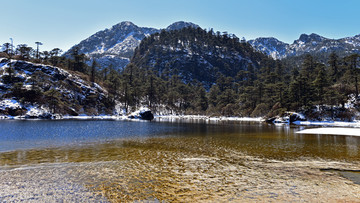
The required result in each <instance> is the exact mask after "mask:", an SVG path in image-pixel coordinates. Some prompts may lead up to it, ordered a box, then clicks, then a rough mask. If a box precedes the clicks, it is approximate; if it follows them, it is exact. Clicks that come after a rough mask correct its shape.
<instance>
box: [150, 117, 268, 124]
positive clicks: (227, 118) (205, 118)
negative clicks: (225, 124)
mask: <svg viewBox="0 0 360 203" xmlns="http://www.w3.org/2000/svg"><path fill="white" fill-rule="evenodd" d="M155 117H156V118H161V119H193V120H210V121H254V122H263V121H264V119H263V118H261V117H258V118H250V117H224V116H222V117H208V116H201V115H164V116H155Z"/></svg>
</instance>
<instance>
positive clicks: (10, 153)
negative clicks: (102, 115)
mask: <svg viewBox="0 0 360 203" xmlns="http://www.w3.org/2000/svg"><path fill="white" fill-rule="evenodd" d="M300 128H301V127H298V126H286V125H283V126H275V125H269V124H264V123H252V122H217V123H205V122H204V121H200V122H199V121H198V122H197V123H191V122H190V123H189V122H180V121H175V122H128V121H105V120H100V121H99V120H86V121H78V120H60V121H14V120H6V121H0V166H4V165H7V166H8V165H23V164H33V163H35V164H36V163H44V162H45V163H48V162H50V163H51V162H83V161H85V162H91V161H98V160H110V161H111V160H118V159H119V156H120V155H121V156H123V155H124V154H126V153H127V150H126V149H133V148H150V149H151V148H154V149H157V150H160V151H162V150H175V151H176V150H180V151H186V152H187V153H192V154H208V153H221V152H222V151H223V150H224V149H230V150H234V151H236V152H239V153H245V154H248V155H252V156H258V157H262V158H270V159H280V160H289V159H304V158H305V159H306V158H312V159H313V158H315V159H317V158H319V159H325V160H340V161H360V150H359V148H360V137H353V136H336V135H301V134H295V132H296V131H298V130H299V129H300ZM128 151H131V150H128ZM72 153H73V155H74V156H71V154H72ZM75 154H76V156H75Z"/></svg>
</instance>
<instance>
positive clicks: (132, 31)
mask: <svg viewBox="0 0 360 203" xmlns="http://www.w3.org/2000/svg"><path fill="white" fill-rule="evenodd" d="M188 26H191V27H199V26H198V25H195V24H193V23H190V22H184V21H179V22H176V23H173V24H171V25H169V26H168V27H167V28H166V30H176V29H182V28H184V27H188ZM157 32H160V29H156V28H148V27H139V26H137V25H135V24H134V23H132V22H130V21H124V22H120V23H118V24H116V25H114V26H112V27H111V28H109V29H105V30H102V31H99V32H97V33H95V34H94V35H92V36H90V37H89V38H87V39H85V40H83V41H81V42H80V43H79V44H77V45H75V46H73V47H72V48H71V49H69V50H68V51H67V52H65V53H64V55H65V56H68V57H70V56H71V52H72V51H73V50H74V49H75V47H77V48H79V50H80V52H81V53H83V54H86V55H87V56H88V57H89V58H90V59H95V60H96V61H97V62H98V63H99V64H100V65H101V66H102V67H107V66H110V65H112V66H113V67H114V68H115V69H122V68H124V67H125V66H126V65H127V64H128V63H129V62H130V58H131V57H132V56H133V54H134V50H135V48H136V47H137V46H138V45H139V44H140V42H141V40H142V39H144V38H145V37H147V36H149V35H151V34H154V33H157ZM89 63H91V62H89Z"/></svg>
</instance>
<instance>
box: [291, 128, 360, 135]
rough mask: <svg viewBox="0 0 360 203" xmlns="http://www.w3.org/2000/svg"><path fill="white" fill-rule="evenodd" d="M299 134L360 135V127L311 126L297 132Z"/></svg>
mask: <svg viewBox="0 0 360 203" xmlns="http://www.w3.org/2000/svg"><path fill="white" fill-rule="evenodd" d="M296 133H297V134H317V135H320V134H324V135H348V136H360V129H358V128H338V127H336V128H328V127H322V128H310V129H305V130H301V131H298V132H296Z"/></svg>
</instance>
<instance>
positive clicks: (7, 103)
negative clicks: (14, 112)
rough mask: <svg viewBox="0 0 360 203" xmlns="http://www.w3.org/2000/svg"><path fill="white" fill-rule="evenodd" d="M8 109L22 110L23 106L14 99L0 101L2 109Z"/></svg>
mask: <svg viewBox="0 0 360 203" xmlns="http://www.w3.org/2000/svg"><path fill="white" fill-rule="evenodd" d="M6 108H10V109H20V108H21V105H20V103H19V102H18V101H16V100H12V99H4V100H1V101H0V109H1V110H5V109H6Z"/></svg>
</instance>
